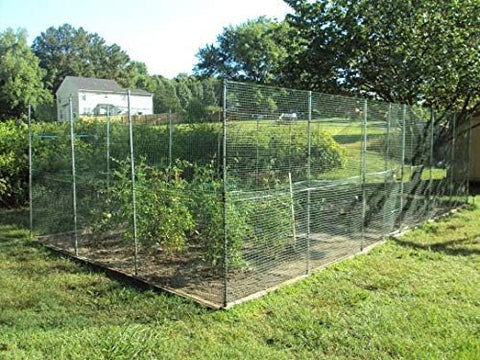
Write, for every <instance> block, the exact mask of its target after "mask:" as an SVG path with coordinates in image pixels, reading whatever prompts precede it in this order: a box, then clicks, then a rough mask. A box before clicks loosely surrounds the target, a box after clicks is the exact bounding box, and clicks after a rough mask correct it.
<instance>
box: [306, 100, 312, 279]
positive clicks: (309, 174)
mask: <svg viewBox="0 0 480 360" xmlns="http://www.w3.org/2000/svg"><path fill="white" fill-rule="evenodd" d="M311 123H312V92H311V91H309V92H308V123H307V148H308V149H307V152H308V153H307V184H308V189H307V254H306V256H307V269H306V273H307V274H309V273H310V231H311V230H310V228H311V208H310V205H311V193H310V192H311V182H312V128H311Z"/></svg>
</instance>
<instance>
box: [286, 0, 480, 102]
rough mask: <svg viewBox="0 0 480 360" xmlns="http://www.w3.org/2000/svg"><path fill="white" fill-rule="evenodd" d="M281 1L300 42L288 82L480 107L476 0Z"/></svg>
mask: <svg viewBox="0 0 480 360" xmlns="http://www.w3.org/2000/svg"><path fill="white" fill-rule="evenodd" d="M285 2H286V3H287V4H288V5H290V6H291V7H292V9H293V14H290V15H288V16H287V22H288V23H289V25H290V27H291V28H292V29H293V30H294V34H295V35H294V36H295V37H297V39H298V40H297V43H298V44H300V46H299V47H300V49H297V50H298V52H297V53H296V56H295V59H290V60H291V61H290V63H289V64H288V67H289V68H288V69H286V70H284V71H285V73H287V74H289V78H288V81H289V82H290V83H294V84H296V85H298V86H301V87H304V88H310V89H316V90H322V91H337V92H355V93H363V94H368V95H371V96H375V97H377V98H380V99H382V100H385V101H391V102H402V103H406V104H415V103H423V104H426V105H428V106H435V107H437V108H442V109H446V110H448V109H457V110H459V109H460V110H464V111H475V110H478V109H479V107H480V87H478V84H479V83H480V18H479V17H478V14H479V13H480V2H478V1H477V0H462V1H457V0H443V1H436V0H391V1H369V0H320V1H316V2H311V1H308V0H285ZM292 60H293V61H292Z"/></svg>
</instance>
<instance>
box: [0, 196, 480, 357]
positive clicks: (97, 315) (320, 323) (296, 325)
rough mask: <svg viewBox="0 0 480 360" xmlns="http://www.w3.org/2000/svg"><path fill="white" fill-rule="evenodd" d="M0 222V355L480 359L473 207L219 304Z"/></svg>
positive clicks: (478, 229) (478, 237)
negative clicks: (226, 305) (245, 298)
mask: <svg viewBox="0 0 480 360" xmlns="http://www.w3.org/2000/svg"><path fill="white" fill-rule="evenodd" d="M478 203H480V197H477V204H478ZM24 215H26V214H24ZM14 218H15V217H14V216H11V219H10V220H12V219H14ZM23 218H24V219H25V218H26V216H24V217H23ZM3 219H4V221H3V222H4V225H0V289H1V291H0V359H152V358H176V359H187V358H202V359H203V358H207V359H210V358H211V359H223V358H225V359H235V358H238V359H289V358H300V359H308V358H311V359H319V358H322V359H323V358H327V359H343V358H354V359H362V358H363V359H387V358H422V359H424V358H432V359H437V358H438V359H478V358H480V207H479V206H478V205H477V206H476V207H474V206H472V207H471V208H470V209H469V210H464V211H462V212H460V213H456V214H455V215H453V216H451V217H450V218H448V219H443V220H441V221H438V222H434V223H429V224H427V225H426V226H424V227H423V228H421V229H418V230H415V231H413V232H411V233H409V234H407V235H405V236H403V237H402V238H401V239H398V240H394V239H391V240H389V241H387V242H386V243H385V244H383V245H380V246H378V247H376V248H375V249H374V250H372V251H371V252H370V253H368V254H365V255H361V256H358V257H356V258H354V259H350V260H347V261H344V262H342V263H339V264H336V265H333V266H331V267H329V268H327V269H326V270H324V271H321V272H319V273H317V274H315V275H314V276H311V277H310V278H308V279H305V280H303V281H301V282H299V283H297V284H295V285H292V286H287V287H284V288H282V289H281V290H279V291H277V292H275V293H272V294H270V295H268V296H266V297H264V298H262V299H260V300H255V301H251V302H249V303H246V304H243V305H240V306H238V307H235V308H233V309H231V310H229V311H220V312H213V311H209V310H206V309H204V308H202V307H200V306H198V305H195V304H194V303H192V302H190V301H188V300H183V299H180V298H176V297H173V296H168V295H165V294H158V293H154V292H152V291H141V290H138V289H136V288H133V287H130V286H126V285H122V284H120V283H118V282H116V281H113V280H110V279H108V278H107V277H106V276H104V275H103V274H102V273H98V272H97V273H95V272H92V271H90V270H89V269H88V268H86V267H84V266H80V265H77V264H76V263H74V262H72V261H70V260H68V259H65V258H62V257H60V256H58V255H57V254H54V253H52V252H50V251H48V250H46V249H44V248H43V247H41V246H40V245H38V244H37V243H35V242H34V241H31V240H30V239H29V236H28V232H27V231H26V230H25V228H24V226H20V227H19V226H18V225H11V224H7V223H8V222H9V221H8V220H9V219H8V218H6V217H3Z"/></svg>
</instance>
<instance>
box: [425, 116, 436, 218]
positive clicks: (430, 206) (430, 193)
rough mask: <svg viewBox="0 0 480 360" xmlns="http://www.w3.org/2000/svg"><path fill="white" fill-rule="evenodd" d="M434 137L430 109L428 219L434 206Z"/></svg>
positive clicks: (432, 118)
mask: <svg viewBox="0 0 480 360" xmlns="http://www.w3.org/2000/svg"><path fill="white" fill-rule="evenodd" d="M434 137H435V110H434V109H430V143H429V148H430V149H429V162H430V171H429V173H428V210H427V216H428V218H427V220H428V219H430V218H431V217H432V216H431V211H432V210H433V208H434V201H433V167H434V166H435V161H434V160H433V141H434Z"/></svg>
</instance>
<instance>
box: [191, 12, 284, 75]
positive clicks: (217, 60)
mask: <svg viewBox="0 0 480 360" xmlns="http://www.w3.org/2000/svg"><path fill="white" fill-rule="evenodd" d="M288 33H289V28H288V26H287V24H286V23H284V22H280V23H279V22H277V21H274V20H271V19H268V18H265V17H260V18H257V19H254V20H249V21H247V22H245V23H243V24H240V25H238V26H229V27H226V28H224V29H223V32H222V33H221V34H220V35H219V36H218V37H217V43H216V44H209V45H206V46H205V47H203V48H201V49H200V50H199V51H198V54H197V57H198V59H199V62H198V63H197V65H196V66H195V68H194V71H195V73H196V74H197V75H200V76H216V77H226V78H230V79H236V80H242V81H254V82H259V83H264V84H272V83H275V82H276V80H277V78H278V75H279V71H280V69H281V67H282V65H283V61H284V60H285V59H286V57H287V43H288V41H289V36H288Z"/></svg>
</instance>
